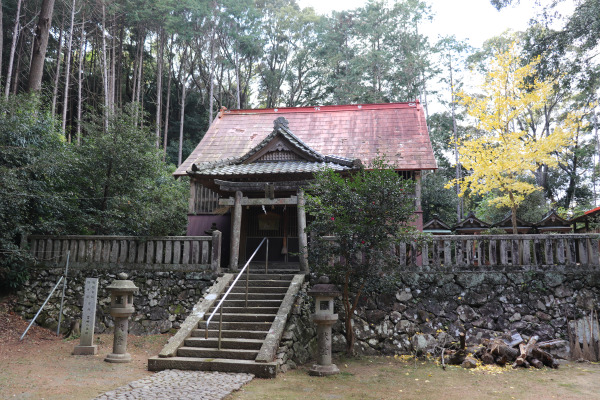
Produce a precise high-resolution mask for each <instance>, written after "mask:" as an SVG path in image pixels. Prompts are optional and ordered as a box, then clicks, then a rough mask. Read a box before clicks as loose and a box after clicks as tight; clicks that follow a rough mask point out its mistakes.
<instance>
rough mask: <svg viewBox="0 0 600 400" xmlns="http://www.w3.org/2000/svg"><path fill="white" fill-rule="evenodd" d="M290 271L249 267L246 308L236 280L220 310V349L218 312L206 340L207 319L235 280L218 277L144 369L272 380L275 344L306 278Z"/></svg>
mask: <svg viewBox="0 0 600 400" xmlns="http://www.w3.org/2000/svg"><path fill="white" fill-rule="evenodd" d="M294 272H295V271H293V270H273V271H272V272H271V273H269V274H265V273H260V272H259V271H258V270H256V269H254V268H252V269H251V273H250V276H249V281H248V307H246V306H245V290H246V279H245V275H243V276H242V277H240V279H239V280H238V281H237V283H236V284H235V286H234V288H233V289H232V291H231V292H230V293H229V295H228V296H227V298H226V299H225V301H224V302H223V305H222V307H224V308H223V325H222V333H221V349H220V350H219V348H218V335H219V311H217V313H215V315H214V317H213V318H212V319H211V321H210V325H209V327H208V339H206V338H205V328H206V319H208V317H209V316H210V314H211V313H212V311H213V310H214V308H215V307H216V306H217V304H218V303H219V301H220V300H221V298H222V296H223V295H224V294H225V292H226V291H227V289H228V288H229V287H230V285H231V283H232V282H233V280H234V279H235V276H234V275H233V274H224V275H223V276H221V277H219V278H218V279H217V281H216V282H215V284H214V285H213V286H212V287H211V288H210V290H209V291H208V292H207V293H206V294H205V296H204V298H203V299H201V300H200V301H199V302H198V303H197V304H196V305H195V306H194V309H193V310H192V312H191V313H190V315H189V316H188V317H187V319H186V320H185V322H184V323H183V324H182V325H181V328H180V329H179V331H178V332H177V333H176V334H175V335H174V336H173V337H172V338H171V339H169V342H168V343H167V344H166V345H165V347H164V348H163V349H162V351H161V352H160V354H159V355H158V357H152V358H150V359H149V360H148V370H150V371H161V370H165V369H183V370H197V371H219V372H246V373H251V374H254V375H255V376H257V377H259V378H274V377H275V376H276V375H277V363H276V361H275V356H276V352H277V349H278V347H279V341H280V339H281V336H282V334H283V330H284V328H285V324H286V322H287V318H288V315H289V314H290V312H291V309H292V305H293V304H294V301H295V298H296V295H297V294H298V291H299V290H300V288H301V287H302V283H303V282H304V275H303V274H294Z"/></svg>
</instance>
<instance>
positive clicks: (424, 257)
mask: <svg viewBox="0 0 600 400" xmlns="http://www.w3.org/2000/svg"><path fill="white" fill-rule="evenodd" d="M421 262H422V264H423V266H424V267H426V266H429V245H428V244H427V243H423V246H422V247H421Z"/></svg>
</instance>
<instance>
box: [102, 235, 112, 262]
mask: <svg viewBox="0 0 600 400" xmlns="http://www.w3.org/2000/svg"><path fill="white" fill-rule="evenodd" d="M101 243H102V257H101V258H100V261H101V262H103V263H107V262H108V261H109V260H110V245H111V242H110V240H103V241H101Z"/></svg>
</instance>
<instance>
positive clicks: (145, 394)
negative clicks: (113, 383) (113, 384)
mask: <svg viewBox="0 0 600 400" xmlns="http://www.w3.org/2000/svg"><path fill="white" fill-rule="evenodd" d="M252 378H254V375H251V374H236V373H224V372H202V371H180V370H175V369H168V370H165V371H160V372H157V373H156V374H154V375H153V376H151V377H148V378H144V379H140V380H138V381H134V382H131V383H130V384H128V385H125V386H121V387H120V388H117V389H115V390H111V391H110V392H106V393H104V394H101V395H100V396H98V397H96V398H95V399H94V400H121V399H123V400H124V399H127V400H129V399H145V400H153V399H157V400H158V399H178V400H185V399H190V400H191V399H194V400H219V399H223V398H225V396H227V395H229V394H230V393H231V392H233V391H235V390H238V389H240V388H241V387H242V386H244V385H245V384H246V383H248V382H250V381H251V380H252Z"/></svg>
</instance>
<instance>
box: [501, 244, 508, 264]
mask: <svg viewBox="0 0 600 400" xmlns="http://www.w3.org/2000/svg"><path fill="white" fill-rule="evenodd" d="M507 247H508V246H507V243H506V240H504V239H501V240H500V265H508V248H507Z"/></svg>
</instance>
